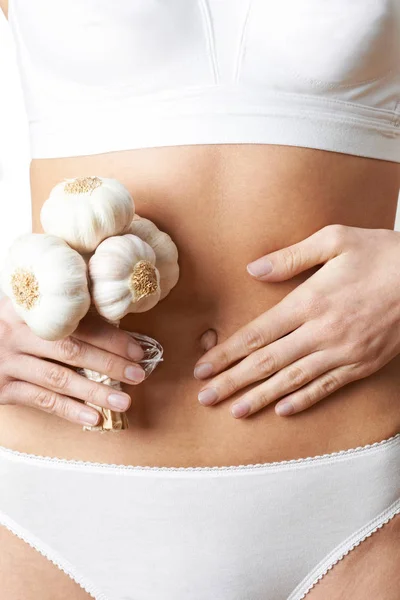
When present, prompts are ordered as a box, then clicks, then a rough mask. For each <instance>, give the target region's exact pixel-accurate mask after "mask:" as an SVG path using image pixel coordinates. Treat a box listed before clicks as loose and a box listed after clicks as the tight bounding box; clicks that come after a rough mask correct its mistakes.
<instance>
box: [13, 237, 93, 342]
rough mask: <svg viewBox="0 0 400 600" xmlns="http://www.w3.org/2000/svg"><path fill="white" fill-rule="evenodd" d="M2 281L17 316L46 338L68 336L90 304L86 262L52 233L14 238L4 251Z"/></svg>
mask: <svg viewBox="0 0 400 600" xmlns="http://www.w3.org/2000/svg"><path fill="white" fill-rule="evenodd" d="M1 283H2V288H3V291H4V293H5V294H6V295H7V296H8V297H9V298H10V300H11V301H12V303H13V306H14V309H15V311H16V312H17V313H18V315H19V316H20V317H21V318H22V319H23V320H24V321H25V323H26V324H27V325H28V326H29V327H30V329H31V330H32V331H33V332H34V333H35V334H36V335H38V336H39V337H41V338H43V339H45V340H51V341H54V340H59V339H61V338H63V337H65V336H67V335H70V334H71V333H72V332H73V331H74V330H75V329H76V328H77V326H78V324H79V321H80V320H81V319H82V318H83V317H84V316H85V314H86V313H87V312H88V310H89V307H90V295H89V290H88V281H87V266H86V264H85V261H84V260H83V258H82V256H80V254H78V252H76V251H75V250H73V249H72V248H70V247H69V246H68V244H67V243H66V242H65V241H64V240H62V239H60V238H58V237H56V236H53V235H47V234H40V233H28V234H24V235H22V236H20V237H19V238H17V239H16V240H15V241H14V243H13V244H12V245H11V247H10V249H9V251H8V256H7V258H6V261H5V267H4V269H3V271H2V273H1Z"/></svg>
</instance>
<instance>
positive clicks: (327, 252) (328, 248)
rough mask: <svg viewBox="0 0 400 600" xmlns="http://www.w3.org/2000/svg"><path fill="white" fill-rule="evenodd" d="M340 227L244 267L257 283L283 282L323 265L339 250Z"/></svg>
mask: <svg viewBox="0 0 400 600" xmlns="http://www.w3.org/2000/svg"><path fill="white" fill-rule="evenodd" d="M345 229H346V227H345V226H344V225H326V226H325V227H323V228H322V229H319V230H318V231H316V232H315V233H313V234H312V235H310V236H309V237H307V238H305V239H304V240H301V241H300V242H298V243H296V244H292V245H291V246H287V247H286V248H281V249H280V250H276V251H275V252H270V254H266V255H265V256H262V257H261V258H259V259H257V260H255V261H254V262H251V263H249V264H248V265H247V271H248V272H249V273H250V275H252V277H255V278H256V279H259V280H261V281H284V280H285V279H290V278H291V277H294V276H295V275H298V274H299V273H301V272H302V271H306V270H307V269H311V268H312V267H315V266H316V265H319V264H321V263H325V262H327V261H328V260H330V259H331V258H334V257H335V256H337V255H338V254H340V253H341V252H342V250H343V237H344V236H343V234H344V233H345Z"/></svg>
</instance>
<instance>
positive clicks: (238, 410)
mask: <svg viewBox="0 0 400 600" xmlns="http://www.w3.org/2000/svg"><path fill="white" fill-rule="evenodd" d="M338 363H339V360H338V359H337V357H335V356H333V355H332V354H331V355H330V357H329V353H327V352H326V351H324V350H319V351H317V352H313V353H312V354H309V355H308V356H305V357H303V358H301V359H300V360H298V361H296V362H294V363H292V364H290V365H288V366H287V367H285V368H284V369H282V370H280V371H279V372H278V373H276V374H275V375H273V376H272V377H270V378H269V379H267V381H265V382H264V383H262V384H260V385H258V386H256V387H254V388H253V389H252V390H250V391H249V392H247V393H245V394H244V395H243V396H242V398H241V399H240V401H239V402H237V403H234V404H233V405H232V406H231V414H232V416H233V417H236V418H240V417H244V416H250V415H252V414H253V413H255V412H257V411H259V410H260V409H262V408H264V407H265V406H268V405H269V404H271V403H272V402H275V401H276V400H279V398H281V397H282V396H286V395H287V394H290V392H293V391H295V390H298V389H299V388H302V387H303V386H304V385H306V384H308V383H310V382H311V381H313V380H314V379H316V378H317V377H319V376H321V375H323V374H325V373H327V372H328V371H330V370H331V369H332V368H334V367H337V365H338ZM285 401H286V399H285ZM277 406H278V405H277ZM278 414H279V412H278ZM286 414H289V413H286Z"/></svg>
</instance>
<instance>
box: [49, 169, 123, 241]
mask: <svg viewBox="0 0 400 600" xmlns="http://www.w3.org/2000/svg"><path fill="white" fill-rule="evenodd" d="M134 214H135V205H134V202H133V199H132V196H131V195H130V193H129V191H128V190H127V189H126V187H125V186H123V185H122V183H120V182H119V181H118V180H116V179H109V178H104V177H79V178H76V179H65V180H64V181H62V182H61V183H58V184H57V185H56V186H55V187H54V188H53V189H52V190H51V192H50V195H49V197H48V199H47V200H46V201H45V203H44V204H43V206H42V210H41V213H40V220H41V223H42V227H43V229H44V231H45V232H46V233H50V234H52V235H57V236H58V237H60V238H62V239H63V240H65V241H66V242H68V244H69V245H70V246H71V248H74V249H75V250H77V251H78V252H81V253H87V252H93V250H95V248H96V247H97V246H98V245H99V243H100V242H102V241H103V240H104V239H106V238H108V237H110V236H114V235H118V234H120V233H123V232H125V231H126V230H127V229H128V228H129V225H130V223H131V221H132V219H133V216H134Z"/></svg>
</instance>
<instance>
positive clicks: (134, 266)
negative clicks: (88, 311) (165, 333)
mask: <svg viewBox="0 0 400 600" xmlns="http://www.w3.org/2000/svg"><path fill="white" fill-rule="evenodd" d="M155 264H156V255H155V253H154V250H153V249H152V248H151V246H149V244H146V242H144V241H143V240H141V239H140V238H139V237H137V236H135V235H132V234H126V235H120V236H113V237H109V238H107V239H106V240H104V241H103V242H101V244H99V246H98V247H97V248H96V251H95V253H94V254H93V256H92V257H91V258H90V260H89V278H90V287H91V295H92V300H93V303H94V305H95V307H96V309H97V312H98V313H99V314H100V315H101V316H102V317H104V318H105V319H107V320H108V321H119V320H120V319H122V318H123V317H124V316H125V315H127V314H128V313H130V312H132V313H140V312H145V311H147V310H150V309H151V308H153V307H154V306H155V305H156V304H157V302H158V301H159V299H160V295H161V288H160V273H159V272H158V269H157V268H156V266H155Z"/></svg>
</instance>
